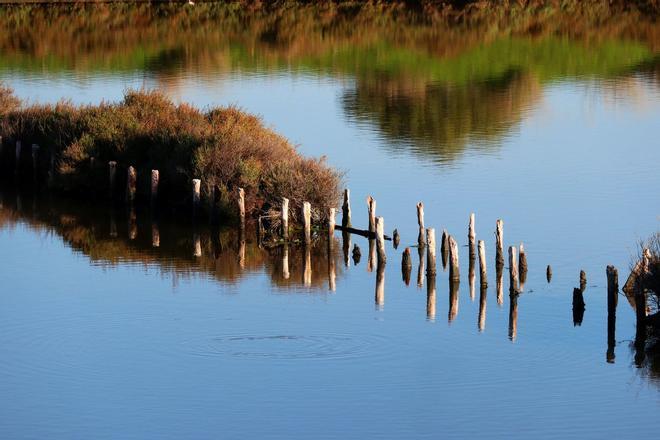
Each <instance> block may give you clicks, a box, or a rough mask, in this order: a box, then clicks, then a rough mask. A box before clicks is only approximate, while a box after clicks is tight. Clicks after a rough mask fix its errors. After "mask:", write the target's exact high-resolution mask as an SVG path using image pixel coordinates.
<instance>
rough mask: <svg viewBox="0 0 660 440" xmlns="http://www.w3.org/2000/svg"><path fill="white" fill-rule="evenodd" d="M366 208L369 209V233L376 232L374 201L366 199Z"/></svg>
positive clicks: (370, 198)
mask: <svg viewBox="0 0 660 440" xmlns="http://www.w3.org/2000/svg"><path fill="white" fill-rule="evenodd" d="M367 208H368V209H369V232H372V233H373V232H376V200H375V199H374V198H373V197H371V196H369V197H367Z"/></svg>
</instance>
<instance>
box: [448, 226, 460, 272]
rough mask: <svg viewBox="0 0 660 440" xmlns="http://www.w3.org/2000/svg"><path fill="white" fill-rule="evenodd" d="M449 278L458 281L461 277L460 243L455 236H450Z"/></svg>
mask: <svg viewBox="0 0 660 440" xmlns="http://www.w3.org/2000/svg"><path fill="white" fill-rule="evenodd" d="M449 278H450V279H451V280H452V281H454V282H456V281H458V280H459V279H460V271H459V269H458V244H457V243H456V240H454V237H452V236H451V235H450V236H449Z"/></svg>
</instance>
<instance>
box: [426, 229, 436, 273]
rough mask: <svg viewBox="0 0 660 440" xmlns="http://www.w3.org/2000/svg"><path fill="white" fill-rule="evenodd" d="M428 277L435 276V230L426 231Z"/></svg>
mask: <svg viewBox="0 0 660 440" xmlns="http://www.w3.org/2000/svg"><path fill="white" fill-rule="evenodd" d="M426 246H427V247H426V266H427V267H426V275H427V276H431V275H435V273H436V269H435V229H434V228H428V229H427V230H426Z"/></svg>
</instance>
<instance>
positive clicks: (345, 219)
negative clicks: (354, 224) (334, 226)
mask: <svg viewBox="0 0 660 440" xmlns="http://www.w3.org/2000/svg"><path fill="white" fill-rule="evenodd" d="M341 225H342V227H344V228H350V227H351V192H350V191H349V189H348V188H346V189H345V190H344V204H343V205H342V207H341Z"/></svg>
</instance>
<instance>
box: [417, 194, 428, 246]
mask: <svg viewBox="0 0 660 440" xmlns="http://www.w3.org/2000/svg"><path fill="white" fill-rule="evenodd" d="M417 225H418V226H419V234H418V235H417V244H418V245H419V247H423V246H424V245H425V244H426V240H425V239H424V204H423V203H422V202H418V203H417Z"/></svg>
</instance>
